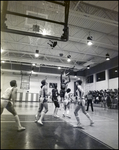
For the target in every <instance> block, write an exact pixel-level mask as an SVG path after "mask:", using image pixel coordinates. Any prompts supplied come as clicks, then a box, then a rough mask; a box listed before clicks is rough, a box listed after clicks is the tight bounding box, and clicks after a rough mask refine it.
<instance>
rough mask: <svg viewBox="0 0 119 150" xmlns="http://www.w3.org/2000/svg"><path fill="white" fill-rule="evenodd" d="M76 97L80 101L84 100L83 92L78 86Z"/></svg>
mask: <svg viewBox="0 0 119 150" xmlns="http://www.w3.org/2000/svg"><path fill="white" fill-rule="evenodd" d="M78 96H79V98H80V99H83V98H84V90H83V89H82V87H81V86H80V85H78Z"/></svg>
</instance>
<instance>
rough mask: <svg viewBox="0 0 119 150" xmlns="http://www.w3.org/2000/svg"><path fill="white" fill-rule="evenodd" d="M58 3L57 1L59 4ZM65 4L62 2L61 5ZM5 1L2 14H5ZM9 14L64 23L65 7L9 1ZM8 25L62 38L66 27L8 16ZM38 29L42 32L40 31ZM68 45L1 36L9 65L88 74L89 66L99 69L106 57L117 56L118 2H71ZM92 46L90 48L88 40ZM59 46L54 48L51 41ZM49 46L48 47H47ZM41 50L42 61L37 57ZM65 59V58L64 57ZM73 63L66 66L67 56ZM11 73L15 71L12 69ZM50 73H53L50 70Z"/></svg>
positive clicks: (4, 53) (15, 28)
mask: <svg viewBox="0 0 119 150" xmlns="http://www.w3.org/2000/svg"><path fill="white" fill-rule="evenodd" d="M57 2H58V1H57ZM59 2H62V3H63V1H59ZM2 8H3V1H1V11H2V12H3V9H2ZM7 11H13V12H15V13H22V14H25V15H26V14H27V15H31V16H34V17H40V18H45V19H50V20H54V21H58V22H63V21H64V18H65V11H64V7H63V6H61V5H58V4H56V3H53V2H51V1H50V2H48V1H8V6H7ZM5 18H6V20H5V25H6V26H7V28H8V29H14V30H17V31H23V32H24V31H25V32H29V34H30V33H36V34H42V32H43V31H44V29H45V31H46V35H49V36H55V37H60V36H61V35H62V34H63V26H62V25H61V24H55V23H51V22H46V21H41V20H36V19H31V18H26V17H22V16H17V15H12V14H7V15H6V16H5ZM34 25H36V27H38V28H39V30H37V29H36V28H34V27H35V26H34ZM68 27H69V39H68V41H60V40H57V41H56V40H54V39H53V40H52V39H48V38H46V36H44V38H42V37H38V36H36V37H35V36H29V35H28V34H26V35H21V34H18V32H16V33H10V32H3V31H2V32H1V47H2V49H3V52H2V54H1V60H4V61H6V63H10V64H19V63H20V64H22V65H24V64H27V65H31V64H32V63H35V64H36V66H37V67H47V68H57V67H58V66H60V67H61V68H73V69H74V71H79V70H85V69H86V67H87V66H88V65H90V67H93V66H96V65H98V64H99V63H102V62H105V55H106V54H107V53H108V54H109V55H110V58H114V57H116V56H118V1H70V8H69V16H68ZM88 36H89V37H92V42H93V45H91V46H89V45H87V37H88ZM50 40H51V41H52V42H57V45H56V46H55V47H54V48H52V47H51V46H50V44H51V41H50ZM48 43H49V44H48ZM36 50H39V54H40V55H39V57H38V58H36V57H35V56H34V54H35V52H36ZM62 55H63V56H62ZM68 55H70V56H71V62H67V56H68ZM10 69H11V70H12V68H10ZM49 73H50V69H49Z"/></svg>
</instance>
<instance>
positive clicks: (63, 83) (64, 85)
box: [60, 73, 70, 101]
mask: <svg viewBox="0 0 119 150" xmlns="http://www.w3.org/2000/svg"><path fill="white" fill-rule="evenodd" d="M69 82H70V76H69V75H68V81H65V79H63V77H62V73H61V76H60V83H61V90H60V97H61V101H62V100H64V98H65V92H66V90H67V86H68V83H69Z"/></svg>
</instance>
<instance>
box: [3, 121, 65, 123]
mask: <svg viewBox="0 0 119 150" xmlns="http://www.w3.org/2000/svg"><path fill="white" fill-rule="evenodd" d="M9 122H10V123H12V122H15V121H1V123H9ZM20 122H34V121H20ZM43 122H64V121H43Z"/></svg>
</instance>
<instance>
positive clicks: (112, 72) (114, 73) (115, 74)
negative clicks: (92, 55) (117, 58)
mask: <svg viewBox="0 0 119 150" xmlns="http://www.w3.org/2000/svg"><path fill="white" fill-rule="evenodd" d="M108 73H109V79H112V78H116V77H118V68H117V67H115V68H113V69H109V70H108Z"/></svg>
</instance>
